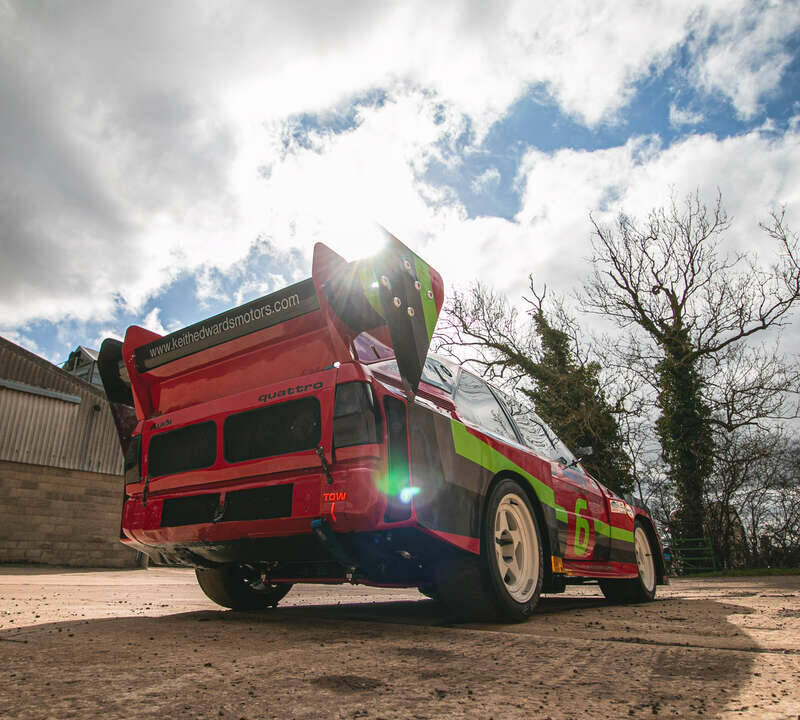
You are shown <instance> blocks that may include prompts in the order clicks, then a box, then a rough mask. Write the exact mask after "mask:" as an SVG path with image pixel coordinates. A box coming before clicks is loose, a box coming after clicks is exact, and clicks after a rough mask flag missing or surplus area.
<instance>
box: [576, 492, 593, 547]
mask: <svg viewBox="0 0 800 720" xmlns="http://www.w3.org/2000/svg"><path fill="white" fill-rule="evenodd" d="M587 507H588V506H587V503H586V500H584V499H583V498H578V499H577V501H576V502H575V536H574V540H573V543H572V544H573V547H574V548H575V554H576V555H580V556H583V555H586V554H587V553H588V552H589V540H590V539H591V536H592V530H591V527H590V526H589V521H588V520H587V519H586V518H585V517H583V516H582V515H581V510H586V509H587Z"/></svg>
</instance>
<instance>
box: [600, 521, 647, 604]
mask: <svg viewBox="0 0 800 720" xmlns="http://www.w3.org/2000/svg"><path fill="white" fill-rule="evenodd" d="M633 547H634V551H635V553H636V567H637V569H638V571H639V575H638V577H635V578H633V579H631V580H601V581H600V589H601V590H602V591H603V595H605V596H606V598H608V599H609V600H611V601H612V602H627V603H642V602H650V601H651V600H652V599H653V598H654V597H655V596H656V563H655V557H654V552H653V545H652V543H651V542H650V538H649V537H648V536H647V530H645V528H644V525H642V523H641V521H640V520H636V522H635V523H634V526H633Z"/></svg>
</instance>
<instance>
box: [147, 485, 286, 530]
mask: <svg viewBox="0 0 800 720" xmlns="http://www.w3.org/2000/svg"><path fill="white" fill-rule="evenodd" d="M293 487H294V486H293V485H292V484H291V483H287V484H283V485H272V486H271V487H260V488H252V489H250V490H236V491H235V492H230V493H228V494H227V495H226V498H225V508H224V509H222V508H220V507H219V501H220V494H219V493H210V494H204V495H190V496H188V497H179V498H168V499H167V500H164V507H163V509H162V511H161V527H177V526H180V525H195V524H196V523H211V522H220V523H224V522H232V521H234V520H270V519H272V518H281V517H291V515H292V489H293Z"/></svg>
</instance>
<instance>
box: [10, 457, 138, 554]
mask: <svg viewBox="0 0 800 720" xmlns="http://www.w3.org/2000/svg"><path fill="white" fill-rule="evenodd" d="M122 482H123V481H122V477H121V476H120V475H116V474H106V473H93V472H86V471H83V470H69V469H66V468H56V467H50V466H44V465H31V464H27V463H16V462H8V461H4V460H0V563H2V562H34V563H45V564H51V565H71V566H79V567H135V566H136V564H137V563H136V552H135V551H133V550H131V549H130V548H128V547H125V546H124V545H122V543H120V542H119V525H120V513H121V511H122Z"/></svg>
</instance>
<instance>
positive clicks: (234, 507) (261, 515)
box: [222, 484, 293, 522]
mask: <svg viewBox="0 0 800 720" xmlns="http://www.w3.org/2000/svg"><path fill="white" fill-rule="evenodd" d="M292 487H293V486H292V485H291V484H288V485H273V486H272V487H262V488H253V489H252V490H237V491H236V492H232V493H228V495H227V502H226V503H225V515H224V516H223V518H222V520H223V522H228V521H230V520H267V519H270V518H279V517H289V516H290V515H291V514H292Z"/></svg>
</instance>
